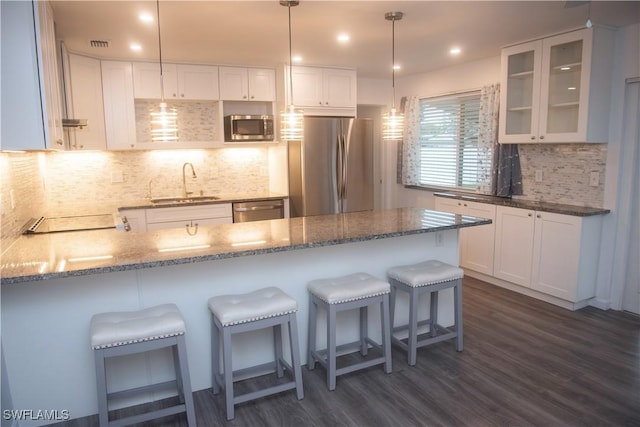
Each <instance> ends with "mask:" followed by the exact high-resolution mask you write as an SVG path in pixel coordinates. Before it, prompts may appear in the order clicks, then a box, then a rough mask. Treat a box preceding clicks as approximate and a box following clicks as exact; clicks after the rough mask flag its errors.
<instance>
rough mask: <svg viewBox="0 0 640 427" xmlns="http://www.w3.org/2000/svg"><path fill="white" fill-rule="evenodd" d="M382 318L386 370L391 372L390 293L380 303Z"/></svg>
mask: <svg viewBox="0 0 640 427" xmlns="http://www.w3.org/2000/svg"><path fill="white" fill-rule="evenodd" d="M380 319H381V322H382V325H381V326H382V328H381V330H382V351H383V353H384V371H385V372H386V373H387V374H390V373H391V369H392V368H391V331H392V327H391V322H390V314H389V295H384V296H383V297H382V303H380Z"/></svg>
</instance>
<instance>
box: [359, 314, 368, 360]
mask: <svg viewBox="0 0 640 427" xmlns="http://www.w3.org/2000/svg"><path fill="white" fill-rule="evenodd" d="M367 308H368V307H360V354H361V355H363V356H366V355H367V353H369V345H368V344H367V337H368V336H369V325H368V323H367V322H368V318H369V316H368V310H367Z"/></svg>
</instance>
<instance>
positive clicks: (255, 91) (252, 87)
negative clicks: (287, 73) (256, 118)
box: [220, 67, 276, 102]
mask: <svg viewBox="0 0 640 427" xmlns="http://www.w3.org/2000/svg"><path fill="white" fill-rule="evenodd" d="M220 99H222V100H224V101H268V102H273V101H275V100H276V72H275V70H273V69H269V68H243V67H220Z"/></svg>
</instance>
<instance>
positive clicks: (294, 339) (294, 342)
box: [289, 313, 304, 400]
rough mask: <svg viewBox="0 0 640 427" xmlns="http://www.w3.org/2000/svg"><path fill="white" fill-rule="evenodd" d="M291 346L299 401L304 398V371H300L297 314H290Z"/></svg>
mask: <svg viewBox="0 0 640 427" xmlns="http://www.w3.org/2000/svg"><path fill="white" fill-rule="evenodd" d="M289 344H290V346H291V365H292V367H293V376H294V378H295V380H296V395H297V396H298V400H302V399H303V398H304V390H303V388H302V370H301V369H300V346H299V344H298V322H297V320H296V314H295V313H291V314H289Z"/></svg>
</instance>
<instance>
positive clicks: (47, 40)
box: [0, 1, 65, 150]
mask: <svg viewBox="0 0 640 427" xmlns="http://www.w3.org/2000/svg"><path fill="white" fill-rule="evenodd" d="M34 17H35V19H34ZM0 18H1V20H2V23H1V25H0V30H1V32H2V35H1V38H2V40H3V42H2V51H1V55H2V73H0V75H1V79H2V83H1V84H2V91H1V92H2V107H1V108H0V110H1V113H2V129H1V133H2V138H1V141H2V146H1V148H2V149H3V150H43V149H57V150H62V149H64V148H65V147H64V138H63V133H62V121H61V119H62V102H61V94H60V84H59V81H58V68H57V57H56V47H55V46H56V44H55V34H54V32H53V29H54V26H53V16H52V14H51V8H50V5H49V3H48V2H44V1H41V2H18V1H16V2H4V1H3V2H0Z"/></svg>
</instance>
